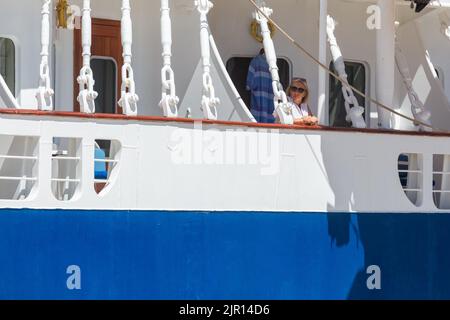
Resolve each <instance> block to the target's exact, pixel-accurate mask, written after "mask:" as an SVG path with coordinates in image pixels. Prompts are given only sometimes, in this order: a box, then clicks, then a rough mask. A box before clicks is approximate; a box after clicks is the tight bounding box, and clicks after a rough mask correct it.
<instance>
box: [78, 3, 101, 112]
mask: <svg viewBox="0 0 450 320" xmlns="http://www.w3.org/2000/svg"><path fill="white" fill-rule="evenodd" d="M81 27H82V30H81V42H82V46H83V67H82V68H81V71H80V76H79V77H78V79H77V81H78V84H79V85H80V93H79V94H78V99H77V100H78V102H79V103H80V111H81V112H84V113H95V99H96V98H97V96H98V93H97V92H95V91H94V84H95V81H94V75H93V72H92V69H91V45H92V19H91V1H90V0H83V9H82V19H81Z"/></svg>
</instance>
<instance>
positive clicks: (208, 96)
mask: <svg viewBox="0 0 450 320" xmlns="http://www.w3.org/2000/svg"><path fill="white" fill-rule="evenodd" d="M195 5H196V6H197V10H198V12H199V13H200V45H201V55H202V65H203V95H202V104H201V105H202V111H203V117H204V118H205V119H208V120H217V119H218V113H217V107H218V106H219V104H220V99H219V98H217V97H216V93H215V89H214V86H213V81H212V77H211V47H210V44H209V23H208V13H209V11H210V10H211V9H212V8H213V6H214V5H213V3H212V2H211V1H209V0H198V1H195Z"/></svg>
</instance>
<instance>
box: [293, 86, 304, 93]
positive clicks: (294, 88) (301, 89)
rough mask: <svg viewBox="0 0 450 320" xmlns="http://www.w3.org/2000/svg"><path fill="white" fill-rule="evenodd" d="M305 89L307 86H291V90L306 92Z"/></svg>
mask: <svg viewBox="0 0 450 320" xmlns="http://www.w3.org/2000/svg"><path fill="white" fill-rule="evenodd" d="M305 91H306V89H305V88H299V87H294V86H291V92H298V93H305Z"/></svg>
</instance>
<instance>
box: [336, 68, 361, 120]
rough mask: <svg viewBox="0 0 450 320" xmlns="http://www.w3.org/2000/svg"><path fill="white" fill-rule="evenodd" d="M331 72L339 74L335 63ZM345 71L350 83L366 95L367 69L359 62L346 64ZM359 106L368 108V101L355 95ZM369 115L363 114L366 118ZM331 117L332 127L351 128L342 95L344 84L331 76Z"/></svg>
mask: <svg viewBox="0 0 450 320" xmlns="http://www.w3.org/2000/svg"><path fill="white" fill-rule="evenodd" d="M330 69H331V71H333V72H334V73H335V74H337V71H336V69H335V68H334V63H333V62H331V65H330ZM345 71H346V73H347V76H348V83H349V84H350V85H352V86H354V87H355V88H356V89H358V90H359V91H361V92H364V93H366V87H367V72H366V67H365V66H364V64H362V63H358V62H350V61H346V62H345ZM354 94H355V97H356V99H357V100H358V102H359V105H360V106H361V107H363V108H366V99H365V98H364V97H362V96H361V95H359V94H357V93H356V92H355V93H354ZM366 114H367V110H366V112H365V113H364V114H363V116H364V118H365V116H366ZM329 115H330V126H332V127H351V126H352V123H351V122H348V121H347V120H346V117H347V112H346V110H345V99H344V95H343V93H342V84H341V82H340V81H338V80H337V79H336V78H334V77H333V76H331V75H330V95H329Z"/></svg>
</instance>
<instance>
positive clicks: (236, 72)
mask: <svg viewBox="0 0 450 320" xmlns="http://www.w3.org/2000/svg"><path fill="white" fill-rule="evenodd" d="M252 59H253V57H233V58H230V59H229V60H228V62H227V66H226V67H227V71H228V74H229V75H230V77H231V79H232V80H233V83H234V85H235V87H236V89H237V90H238V92H239V94H240V95H241V97H242V100H243V101H244V102H245V105H247V106H248V107H250V101H251V95H250V92H249V91H247V89H246V87H247V74H248V68H249V67H250V63H251V61H252ZM277 65H278V68H279V73H280V80H281V84H282V85H283V88H287V86H288V85H289V82H290V78H291V66H290V64H289V62H288V61H287V60H286V59H283V58H280V59H278V62H277Z"/></svg>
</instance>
